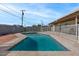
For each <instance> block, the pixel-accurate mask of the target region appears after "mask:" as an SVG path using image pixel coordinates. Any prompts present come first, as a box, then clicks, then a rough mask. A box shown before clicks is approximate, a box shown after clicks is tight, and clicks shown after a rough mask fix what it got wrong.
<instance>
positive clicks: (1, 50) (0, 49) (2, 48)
mask: <svg viewBox="0 0 79 59" xmlns="http://www.w3.org/2000/svg"><path fill="white" fill-rule="evenodd" d="M13 35H14V36H16V38H13V39H12V38H11V39H10V40H9V41H6V42H4V43H2V44H0V55H7V54H8V53H9V52H10V51H8V49H9V48H11V47H12V46H14V45H15V44H17V43H19V42H20V41H21V40H23V39H24V38H26V35H23V34H20V33H16V34H13ZM5 39H6V40H7V38H5Z"/></svg>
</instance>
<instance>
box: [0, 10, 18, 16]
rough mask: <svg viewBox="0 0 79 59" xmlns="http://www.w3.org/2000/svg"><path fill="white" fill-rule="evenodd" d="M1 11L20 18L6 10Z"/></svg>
mask: <svg viewBox="0 0 79 59" xmlns="http://www.w3.org/2000/svg"><path fill="white" fill-rule="evenodd" d="M0 10H1V11H3V12H6V13H8V14H10V15H12V16H16V17H18V16H17V15H15V14H13V13H11V12H8V11H5V10H3V9H0Z"/></svg>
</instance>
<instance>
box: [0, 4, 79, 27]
mask: <svg viewBox="0 0 79 59" xmlns="http://www.w3.org/2000/svg"><path fill="white" fill-rule="evenodd" d="M78 8H79V4H77V3H75V4H74V3H39V4H36V3H35V4H34V3H31V4H30V3H13V4H11V3H7V4H0V24H9V25H15V24H16V25H20V24H21V10H22V9H23V10H25V12H24V13H25V14H24V26H31V25H34V24H41V23H42V22H43V23H44V25H47V24H49V23H51V22H52V21H55V20H57V19H58V18H60V17H62V16H64V15H66V14H68V13H70V12H72V11H74V10H75V9H78ZM2 10H4V11H2ZM5 11H7V12H9V13H7V12H5ZM10 13H12V14H14V15H15V16H13V15H11V14H10Z"/></svg>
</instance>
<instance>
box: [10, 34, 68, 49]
mask: <svg viewBox="0 0 79 59" xmlns="http://www.w3.org/2000/svg"><path fill="white" fill-rule="evenodd" d="M25 35H27V38H25V39H24V40H22V41H21V42H19V43H18V44H16V45H15V46H13V47H12V48H10V49H9V51H68V49H67V48H65V47H64V46H63V45H61V44H60V43H59V42H57V41H56V40H55V39H54V38H52V37H51V36H49V35H45V34H25Z"/></svg>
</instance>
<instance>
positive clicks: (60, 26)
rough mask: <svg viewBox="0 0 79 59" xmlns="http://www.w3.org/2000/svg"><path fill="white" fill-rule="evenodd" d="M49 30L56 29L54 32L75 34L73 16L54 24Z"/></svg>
mask: <svg viewBox="0 0 79 59" xmlns="http://www.w3.org/2000/svg"><path fill="white" fill-rule="evenodd" d="M78 21H79V20H78ZM51 30H52V31H56V32H62V33H67V34H72V35H76V25H75V18H74V19H73V20H71V21H64V22H61V23H57V24H54V25H53V26H52V27H51Z"/></svg>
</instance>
